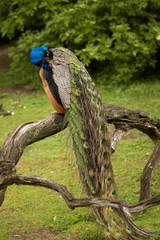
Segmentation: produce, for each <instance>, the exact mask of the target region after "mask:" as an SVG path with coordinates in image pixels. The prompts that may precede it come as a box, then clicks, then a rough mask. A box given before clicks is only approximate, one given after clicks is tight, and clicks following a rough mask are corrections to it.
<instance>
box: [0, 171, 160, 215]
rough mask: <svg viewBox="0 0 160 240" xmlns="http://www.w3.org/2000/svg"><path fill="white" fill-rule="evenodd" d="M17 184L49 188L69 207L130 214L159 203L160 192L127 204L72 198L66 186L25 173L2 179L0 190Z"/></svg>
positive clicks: (110, 200) (115, 201) (105, 200)
mask: <svg viewBox="0 0 160 240" xmlns="http://www.w3.org/2000/svg"><path fill="white" fill-rule="evenodd" d="M12 184H17V185H32V186H40V187H45V188H48V189H51V190H53V191H56V192H58V193H60V194H61V196H62V197H63V199H64V200H65V202H66V204H67V205H68V207H69V208H71V209H74V208H76V207H106V206H107V207H114V208H117V209H119V210H120V211H123V212H124V213H125V214H127V215H129V216H131V214H133V213H134V214H135V213H138V212H141V211H144V210H145V209H146V208H148V207H153V206H156V205H159V204H160V194H159V195H157V196H155V197H153V198H150V199H148V200H145V201H141V202H139V203H137V204H133V205H132V204H128V203H126V202H125V201H121V200H114V199H100V198H80V199H77V198H74V196H73V195H72V194H71V193H70V191H69V190H68V189H67V188H66V186H64V185H62V184H58V183H56V182H53V181H51V180H49V179H46V178H41V177H37V176H26V175H16V174H15V175H12V176H10V177H8V178H5V179H3V182H2V181H1V182H0V190H3V188H5V187H6V186H9V185H12Z"/></svg>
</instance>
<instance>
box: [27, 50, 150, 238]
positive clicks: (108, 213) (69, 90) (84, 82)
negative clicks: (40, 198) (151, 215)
mask: <svg viewBox="0 0 160 240" xmlns="http://www.w3.org/2000/svg"><path fill="white" fill-rule="evenodd" d="M30 57H31V62H32V64H34V65H36V66H38V67H39V74H40V77H41V79H42V83H43V86H44V90H45V92H46V94H47V96H48V98H49V100H50V102H51V104H52V105H53V107H54V108H55V110H56V111H57V112H58V113H61V114H65V119H67V121H68V124H69V128H70V131H71V135H72V140H73V147H74V153H75V158H76V164H77V168H78V171H79V175H80V179H81V181H82V184H83V187H84V189H85V191H86V194H87V195H88V197H90V198H108V199H116V198H117V192H116V186H115V181H114V178H113V169H112V164H111V160H110V150H111V146H110V139H109V134H108V130H107V123H106V120H105V117H104V111H103V105H102V102H101V96H100V94H99V92H98V90H97V88H96V86H95V83H94V82H93V80H92V78H91V77H90V75H89V73H88V72H87V70H86V68H85V67H84V65H83V64H82V63H81V62H80V61H79V60H78V58H77V57H76V56H75V55H74V53H73V52H71V51H70V50H68V49H66V48H62V47H61V48H48V47H46V46H40V47H36V48H34V49H33V50H32V51H31V54H30ZM93 212H94V213H95V215H96V218H97V221H98V222H99V223H100V224H101V225H103V226H104V229H105V235H106V239H111V240H118V239H119V240H120V239H121V240H138V239H142V238H143V237H149V236H150V235H152V233H151V232H149V231H146V230H143V229H141V228H139V227H138V226H136V225H135V224H134V223H133V222H132V221H131V220H130V219H129V218H128V216H126V215H125V213H124V212H123V211H120V210H118V209H116V208H114V207H93Z"/></svg>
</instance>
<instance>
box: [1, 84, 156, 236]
mask: <svg viewBox="0 0 160 240" xmlns="http://www.w3.org/2000/svg"><path fill="white" fill-rule="evenodd" d="M99 89H100V92H101V94H102V98H103V101H106V102H109V103H113V104H117V105H121V106H124V107H128V108H131V109H140V110H143V111H147V112H149V113H150V114H151V115H154V116H156V117H158V118H160V111H159V108H160V86H159V83H154V84H153V83H152V84H149V83H148V84H145V85H144V84H138V85H137V86H130V87H128V89H123V90H122V89H119V88H115V89H111V88H109V87H108V88H106V87H103V86H100V87H99ZM1 104H2V105H3V108H4V109H5V110H9V111H12V112H14V115H12V116H8V117H1V118H0V126H1V128H0V145H1V144H2V143H3V141H4V140H5V138H6V137H7V134H8V132H10V131H11V130H12V129H13V128H15V127H16V126H18V125H20V124H21V123H24V122H27V121H34V120H38V119H42V118H45V117H47V116H48V115H49V114H50V113H51V112H52V111H53V109H52V106H51V105H50V103H49V101H48V99H47V97H46V95H45V94H44V92H42V91H39V92H35V93H32V94H31V95H25V94H23V93H22V92H19V93H18V94H14V93H13V92H12V94H11V93H8V92H6V93H5V92H4V93H3V98H1ZM153 148H154V144H153V143H152V141H151V140H150V139H149V138H148V137H146V136H145V135H143V134H141V133H140V132H138V131H136V130H133V131H132V132H129V133H126V135H125V137H124V138H123V140H122V141H121V142H120V144H119V146H118V149H117V150H116V152H115V154H114V155H113V157H112V162H113V168H114V174H115V180H116V183H117V188H118V194H119V197H120V199H123V200H126V201H128V202H130V203H135V202H137V201H138V198H139V187H140V185H139V180H140V174H141V173H142V170H143V168H144V166H145V164H146V162H147V159H148V158H149V156H150V154H151V153H152V151H153ZM159 171H160V166H158V167H157V168H156V170H155V173H154V177H153V182H152V195H155V194H157V193H158V192H159V189H160V178H159ZM17 172H18V173H20V174H26V175H37V176H41V177H45V178H48V179H51V180H53V181H56V182H58V183H61V184H64V185H66V186H67V187H68V189H69V190H70V191H71V192H72V194H73V195H74V196H75V197H83V196H84V193H83V192H82V189H81V185H80V182H79V178H78V177H77V171H76V166H75V164H74V156H73V149H72V146H71V139H70V134H69V131H68V129H66V130H64V131H62V132H61V133H59V134H57V135H54V136H51V137H48V138H46V139H44V140H42V141H39V142H37V143H34V144H32V145H30V146H28V147H27V148H26V149H25V151H24V153H23V156H22V158H21V160H20V162H19V163H18V165H17ZM159 213H160V206H157V207H154V208H151V209H148V210H147V211H145V212H144V213H143V214H139V215H137V216H136V217H135V218H134V221H135V223H137V224H138V225H139V226H141V227H143V228H146V229H149V230H154V231H158V230H159V229H160V218H159ZM0 239H1V240H16V239H20V240H22V239H26V240H29V239H35V240H40V239H58V240H63V239H68V240H72V239H77V240H96V239H98V240H102V239H104V235H103V230H102V228H101V226H99V225H98V224H97V223H96V222H95V219H94V217H93V216H92V213H91V211H90V210H89V209H86V208H77V209H75V210H70V209H68V207H67V206H66V204H65V202H64V200H63V199H62V197H61V196H60V195H59V194H57V193H55V192H52V191H50V190H47V189H44V188H40V187H31V186H14V185H13V186H10V187H9V188H8V190H7V193H6V198H5V201H4V203H3V205H2V207H1V208H0ZM152 239H156V238H152Z"/></svg>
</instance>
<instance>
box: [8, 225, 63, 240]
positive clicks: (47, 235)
mask: <svg viewBox="0 0 160 240" xmlns="http://www.w3.org/2000/svg"><path fill="white" fill-rule="evenodd" d="M59 234H60V231H58V230H55V231H51V230H50V229H49V228H44V229H38V230H35V229H33V230H31V231H30V232H29V233H25V232H21V231H14V232H12V234H11V235H12V237H13V238H17V239H18V238H21V239H24V240H25V239H36V238H39V239H58V238H57V237H58V235H59Z"/></svg>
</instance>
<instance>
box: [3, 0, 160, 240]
mask: <svg viewBox="0 0 160 240" xmlns="http://www.w3.org/2000/svg"><path fill="white" fill-rule="evenodd" d="M41 45H45V46H47V47H66V48H69V49H70V50H71V51H73V52H74V53H75V54H76V55H77V56H78V58H79V59H80V60H81V61H82V62H83V63H84V64H85V66H86V68H87V70H88V71H89V73H90V74H91V76H92V78H93V80H94V81H95V82H96V85H98V89H99V91H100V93H101V95H102V100H103V102H108V103H111V104H116V105H120V106H123V107H126V108H130V109H140V110H142V111H145V112H148V113H149V114H150V115H152V116H156V117H157V118H160V111H159V109H160V0H112V1H111V0H92V1H91V0H23V1H22V0H0V145H1V144H3V142H4V141H5V139H6V137H7V135H8V133H9V132H10V131H11V130H13V129H14V128H15V127H16V126H19V125H20V124H22V123H24V122H27V121H28V122H30V121H35V120H39V119H43V118H45V117H47V116H48V115H49V114H50V113H51V112H53V111H54V109H53V108H52V106H51V104H50V103H49V101H48V99H47V96H46V94H45V93H44V91H43V89H42V88H43V87H42V82H41V79H40V77H39V74H38V68H37V67H36V66H34V65H32V64H31V61H30V52H31V50H32V49H33V48H35V47H37V46H41ZM8 111H9V112H8ZM111 130H113V127H111ZM69 136H70V134H69V132H68V129H66V130H65V131H62V132H61V133H59V134H56V135H54V136H51V137H48V138H46V139H44V140H43V141H39V142H37V143H34V144H32V145H30V146H28V147H27V148H26V149H25V151H24V153H23V156H22V157H21V159H20V161H19V163H18V164H17V167H16V169H17V173H19V174H26V175H36V176H41V177H44V178H48V179H52V180H53V181H56V182H58V183H60V184H64V185H66V186H67V187H68V189H69V190H70V191H71V192H72V194H73V195H74V196H75V197H77V198H78V197H83V196H84V194H82V188H81V185H80V181H79V178H78V177H77V171H76V166H75V164H74V163H73V162H74V156H73V154H72V153H73V149H72V143H71V139H70V138H69ZM154 147H155V144H154V143H153V142H152V141H151V139H149V138H148V137H147V136H146V135H145V134H142V133H141V132H139V131H138V130H133V131H129V132H127V133H126V134H125V136H124V137H123V139H122V140H121V143H120V144H119V146H118V148H117V150H116V153H115V154H114V155H112V164H113V169H114V178H115V181H116V185H117V192H118V196H119V199H122V200H125V201H127V202H128V203H136V202H138V200H139V192H140V191H139V189H140V176H141V174H142V172H143V169H144V167H145V165H146V163H147V161H148V159H149V158H150V156H151V154H152V152H153V149H154ZM159 172H160V165H158V166H157V168H156V169H155V172H154V176H153V179H152V188H151V196H155V195H156V194H159V193H160V178H159ZM37 203H38V204H37ZM159 213H160V206H157V207H154V208H150V209H148V210H146V211H145V212H144V213H142V214H138V215H137V216H135V217H134V219H133V220H134V222H135V223H136V224H138V225H139V226H140V227H142V228H145V229H148V230H151V231H159V230H160V217H159ZM0 223H1V224H0V239H1V240H17V239H19V240H27V239H28V240H29V239H31V240H33V239H34V240H41V239H47V240H49V239H58V240H104V239H105V237H104V231H103V229H102V227H101V226H100V225H98V224H97V223H96V222H95V219H94V217H93V215H92V213H91V212H90V211H89V210H88V209H86V208H76V209H75V210H74V211H72V210H70V209H68V207H67V206H66V204H65V203H64V200H63V199H62V198H61V196H60V195H59V194H57V193H54V192H51V191H49V190H47V189H42V188H38V187H36V188H34V187H32V186H15V185H13V186H11V187H9V188H8V190H7V193H6V198H5V201H4V203H3V205H2V206H1V208H0ZM153 239H154V240H159V236H158V237H153V238H150V240H153Z"/></svg>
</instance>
